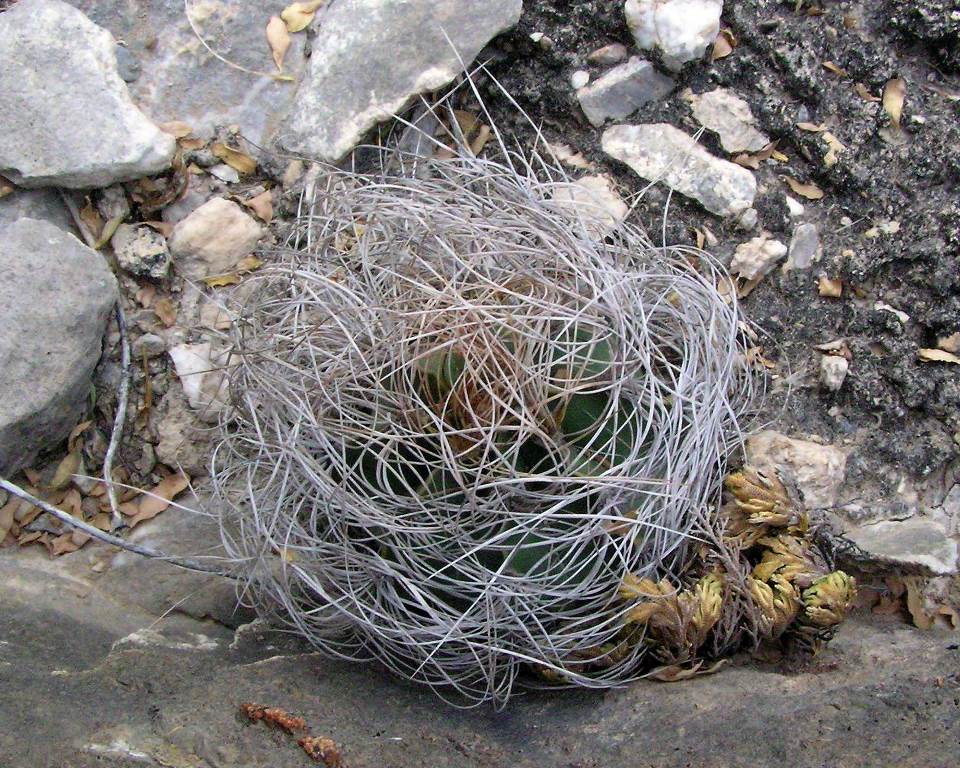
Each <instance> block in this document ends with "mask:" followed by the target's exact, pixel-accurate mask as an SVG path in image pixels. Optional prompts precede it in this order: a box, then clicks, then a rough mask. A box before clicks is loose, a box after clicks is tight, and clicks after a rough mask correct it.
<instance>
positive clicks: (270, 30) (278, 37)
mask: <svg viewBox="0 0 960 768" xmlns="http://www.w3.org/2000/svg"><path fill="white" fill-rule="evenodd" d="M267 43H268V44H269V45H270V51H271V53H273V63H274V64H276V65H277V70H278V71H279V72H283V57H284V56H286V55H287V49H288V48H289V47H290V32H289V30H288V29H287V25H286V24H285V23H284V21H283V19H281V18H280V17H279V16H271V17H270V21H268V22H267Z"/></svg>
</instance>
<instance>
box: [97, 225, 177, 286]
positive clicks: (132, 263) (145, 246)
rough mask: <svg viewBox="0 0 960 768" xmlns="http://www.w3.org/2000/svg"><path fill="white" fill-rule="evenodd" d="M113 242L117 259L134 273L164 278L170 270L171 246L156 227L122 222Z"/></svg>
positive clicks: (157, 278)
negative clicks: (168, 245)
mask: <svg viewBox="0 0 960 768" xmlns="http://www.w3.org/2000/svg"><path fill="white" fill-rule="evenodd" d="M110 242H111V244H112V245H113V252H114V254H115V255H116V257H117V262H118V263H119V264H120V266H121V267H122V268H123V269H125V270H126V271H127V272H130V273H131V274H134V275H139V276H141V277H152V278H154V279H155V280H160V279H162V278H164V277H166V276H167V272H169V271H170V249H169V248H168V247H167V241H166V238H164V236H163V235H161V234H160V233H159V232H157V231H156V230H155V229H151V228H150V227H146V226H134V225H131V224H121V225H120V226H119V227H117V231H116V232H114V234H113V239H112V240H111V241H110Z"/></svg>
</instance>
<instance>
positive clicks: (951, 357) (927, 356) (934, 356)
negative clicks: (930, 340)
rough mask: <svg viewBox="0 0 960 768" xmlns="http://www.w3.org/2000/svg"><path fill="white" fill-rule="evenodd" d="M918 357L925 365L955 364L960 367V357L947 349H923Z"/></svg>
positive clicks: (918, 353)
mask: <svg viewBox="0 0 960 768" xmlns="http://www.w3.org/2000/svg"><path fill="white" fill-rule="evenodd" d="M917 356H918V357H919V358H920V359H921V360H923V361H924V362H925V363H953V364H954V365H960V357H958V356H957V355H955V354H953V353H952V352H947V351H946V350H945V349H921V350H919V351H918V352H917Z"/></svg>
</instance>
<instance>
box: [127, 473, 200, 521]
mask: <svg viewBox="0 0 960 768" xmlns="http://www.w3.org/2000/svg"><path fill="white" fill-rule="evenodd" d="M189 485H190V478H189V477H188V476H187V475H185V474H183V473H182V472H180V473H177V474H174V475H167V477H165V478H163V480H161V481H160V482H159V483H157V485H155V486H154V487H153V489H151V490H150V491H148V492H144V493H142V494H141V495H140V497H139V498H138V499H136V500H134V501H128V502H127V503H125V504H121V505H120V511H121V512H122V513H123V514H124V515H126V516H127V517H129V518H130V519H129V520H128V521H127V525H128V526H130V527H131V528H133V527H134V526H135V525H138V524H139V523H142V522H143V521H144V520H149V519H151V518H153V517H156V516H157V515H159V514H160V513H161V512H163V511H164V510H165V509H166V508H167V507H169V506H170V502H171V501H173V499H174V498H176V497H177V495H178V494H180V493H182V492H183V491H185V490H186V489H187V488H188V487H189Z"/></svg>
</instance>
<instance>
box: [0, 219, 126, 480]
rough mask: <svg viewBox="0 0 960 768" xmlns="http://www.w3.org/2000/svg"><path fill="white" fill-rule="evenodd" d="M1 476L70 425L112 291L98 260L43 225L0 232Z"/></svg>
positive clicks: (85, 396) (29, 223) (25, 223)
mask: <svg viewBox="0 0 960 768" xmlns="http://www.w3.org/2000/svg"><path fill="white" fill-rule="evenodd" d="M0 274H2V275H3V279H2V280H0V329H2V331H0V475H4V476H10V475H12V474H13V473H14V472H16V471H17V470H18V469H20V468H22V467H24V466H26V465H27V464H28V463H29V462H31V461H32V460H33V459H34V457H35V456H36V454H37V453H38V452H39V451H40V450H43V449H44V448H49V447H52V446H54V445H55V444H56V443H57V442H58V441H60V440H63V439H64V438H65V437H66V436H67V434H68V433H69V432H70V430H71V429H72V428H73V427H74V426H76V424H77V421H78V420H79V418H80V415H81V413H82V411H83V408H84V405H85V404H86V403H87V402H88V400H89V397H90V377H91V374H92V373H93V369H94V367H95V366H96V364H97V361H98V360H99V359H100V354H101V351H102V339H103V332H104V328H105V327H106V323H107V318H108V316H109V314H110V310H111V309H112V308H113V305H114V303H115V302H116V300H117V285H116V281H115V280H114V277H113V275H112V274H111V273H110V270H109V269H108V268H107V265H106V262H105V261H104V260H103V257H102V256H101V255H100V254H99V253H97V252H96V251H93V250H91V249H90V248H87V247H86V246H85V245H83V244H82V243H81V242H80V241H79V240H77V239H76V238H75V237H73V236H71V235H68V234H66V233H65V232H63V231H62V230H60V229H58V228H57V227H56V226H54V225H53V224H51V223H49V222H45V221H38V220H36V219H26V218H24V219H20V220H19V221H17V222H16V223H14V224H11V225H9V226H7V227H6V228H5V229H3V230H2V231H0Z"/></svg>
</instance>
